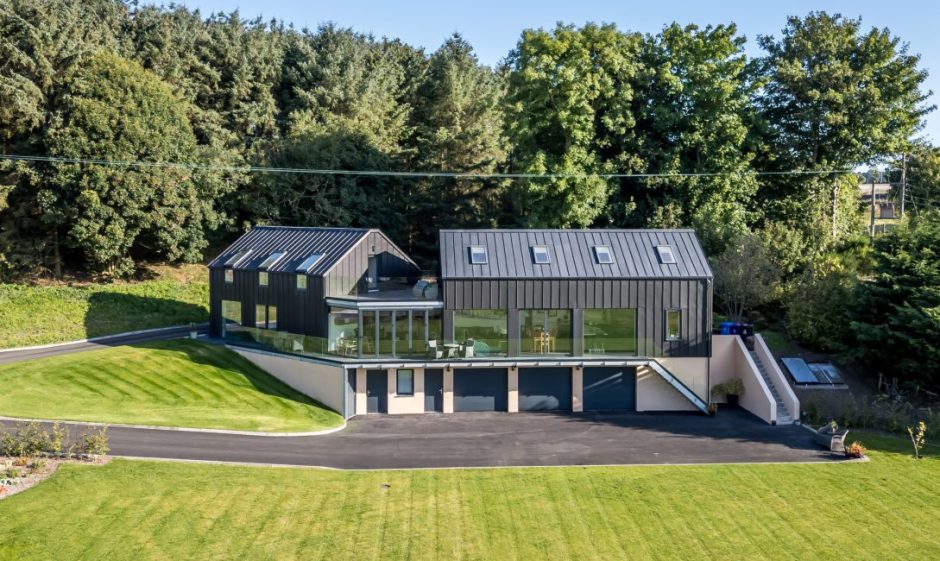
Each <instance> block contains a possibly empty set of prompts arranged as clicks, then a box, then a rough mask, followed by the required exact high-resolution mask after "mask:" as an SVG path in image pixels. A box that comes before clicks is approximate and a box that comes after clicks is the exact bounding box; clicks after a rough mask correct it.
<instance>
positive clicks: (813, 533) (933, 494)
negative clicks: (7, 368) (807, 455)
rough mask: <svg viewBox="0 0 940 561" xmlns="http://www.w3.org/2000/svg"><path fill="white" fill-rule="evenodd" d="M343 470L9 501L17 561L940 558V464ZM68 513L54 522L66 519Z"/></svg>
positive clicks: (88, 489)
mask: <svg viewBox="0 0 940 561" xmlns="http://www.w3.org/2000/svg"><path fill="white" fill-rule="evenodd" d="M863 438H864V440H865V441H866V442H867V444H869V445H870V446H871V447H875V448H878V451H875V452H872V454H871V457H872V461H871V462H870V463H858V464H848V465H846V464H842V465H734V466H732V465H729V466H659V467H626V468H558V469H495V470H430V471H396V472H332V471H317V470H303V469H291V468H283V469H270V468H248V467H235V466H213V465H195V464H176V463H159V462H138V461H121V460H116V461H113V462H111V463H110V464H109V465H107V466H103V467H85V466H64V467H63V468H62V469H61V470H60V471H59V473H57V474H56V475H55V476H53V477H52V478H51V479H50V480H48V481H46V482H44V483H42V484H41V485H39V486H38V487H36V488H33V489H31V490H29V491H26V492H24V493H22V494H20V495H17V496H13V497H11V498H9V499H7V500H4V501H2V502H0V516H2V519H3V530H2V532H3V535H4V536H6V539H5V540H4V541H3V543H4V545H3V546H2V549H0V551H2V553H0V558H3V557H4V556H5V557H6V558H8V559H57V560H61V561H66V560H70V559H110V560H114V561H119V560H124V559H127V560H135V561H138V560H140V561H147V560H151V559H152V560H156V559H192V558H200V559H252V560H257V559H278V560H280V559H324V560H326V559H329V560H343V559H392V560H395V559H409V560H415V561H418V560H423V559H479V560H484V559H485V560H495V559H513V560H523V559H585V560H598V561H601V560H604V561H607V560H613V559H662V560H668V559H683V560H684V559H704V560H712V559H714V560H724V559H788V560H789V559H833V560H837V559H838V560H841V559H862V560H864V559H872V560H879V561H880V560H883V559H936V558H938V557H940V501H938V500H937V497H938V496H940V460H938V459H937V458H936V457H933V458H928V459H925V460H921V461H915V460H913V459H911V458H910V457H909V455H908V454H907V451H906V448H904V442H903V441H899V440H892V439H884V438H876V437H874V436H870V435H863ZM53 513H54V514H53Z"/></svg>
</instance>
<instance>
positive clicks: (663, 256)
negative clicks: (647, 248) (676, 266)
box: [656, 245, 676, 265]
mask: <svg viewBox="0 0 940 561" xmlns="http://www.w3.org/2000/svg"><path fill="white" fill-rule="evenodd" d="M656 253H657V254H659V262H660V263H662V264H663V265H668V264H670V263H676V254H675V253H673V252H672V247H671V246H668V245H657V246H656Z"/></svg>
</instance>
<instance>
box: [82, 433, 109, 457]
mask: <svg viewBox="0 0 940 561" xmlns="http://www.w3.org/2000/svg"><path fill="white" fill-rule="evenodd" d="M107 431H108V428H107V427H101V428H100V429H98V430H97V431H92V432H90V433H84V434H82V437H81V451H82V453H84V454H87V455H88V456H92V457H98V456H104V455H105V454H107V453H108V452H109V451H110V450H111V449H110V448H109V447H108V432H107Z"/></svg>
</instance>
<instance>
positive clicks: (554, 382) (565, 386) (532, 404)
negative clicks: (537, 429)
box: [519, 368, 571, 411]
mask: <svg viewBox="0 0 940 561" xmlns="http://www.w3.org/2000/svg"><path fill="white" fill-rule="evenodd" d="M519 410H520V411H571V369H570V368H520V369H519Z"/></svg>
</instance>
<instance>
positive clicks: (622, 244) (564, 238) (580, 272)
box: [440, 230, 712, 279]
mask: <svg viewBox="0 0 940 561" xmlns="http://www.w3.org/2000/svg"><path fill="white" fill-rule="evenodd" d="M471 245H482V246H485V247H486V250H487V258H488V259H487V261H488V262H487V264H485V265H472V264H471V263H470V257H469V249H468V248H469V247H470V246H471ZM535 245H544V246H547V247H548V251H549V254H550V255H551V263H547V264H541V265H539V264H535V263H534V261H533V259H532V251H531V247H532V246H535ZM597 245H606V246H609V247H610V253H611V256H612V257H613V260H614V262H613V263H611V264H600V263H598V262H597V259H596V258H595V256H594V246H597ZM658 245H668V246H671V247H672V248H673V251H674V253H675V256H676V260H677V263H675V264H662V263H660V262H659V257H658V255H657V253H656V246H658ZM440 252H441V277H442V278H444V279H448V278H450V279H548V278H556V279H557V278H567V279H574V278H577V279H592V278H593V279H624V278H638V279H657V278H660V279H670V278H712V271H711V268H710V267H709V266H708V259H707V258H706V257H705V253H704V251H702V246H701V244H700V243H699V241H698V238H697V237H696V235H695V232H694V231H693V230H441V233H440Z"/></svg>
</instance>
